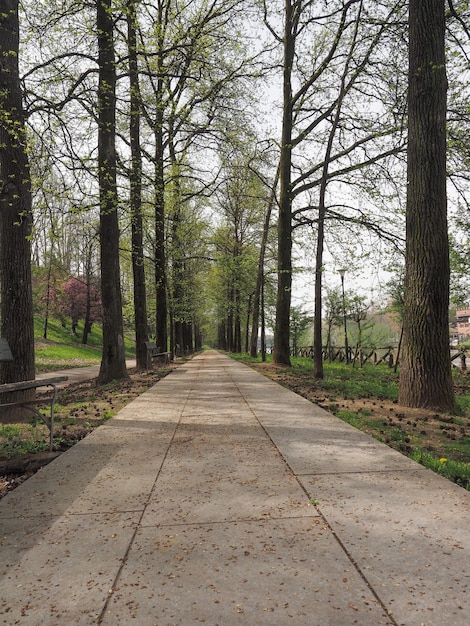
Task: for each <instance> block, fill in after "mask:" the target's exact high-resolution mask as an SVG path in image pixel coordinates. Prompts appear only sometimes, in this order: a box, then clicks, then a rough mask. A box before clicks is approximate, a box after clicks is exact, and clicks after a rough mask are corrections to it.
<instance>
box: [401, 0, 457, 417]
mask: <svg viewBox="0 0 470 626" xmlns="http://www.w3.org/2000/svg"><path fill="white" fill-rule="evenodd" d="M409 37H410V43H409V84H408V111H409V113H408V115H409V122H408V170H407V175H408V187H407V189H408V191H407V212H406V238H407V243H406V278H405V302H404V314H403V349H402V357H401V366H400V389H399V402H400V404H403V405H405V406H411V407H429V408H433V409H436V410H444V411H448V410H452V409H454V393H453V386H452V376H451V365H450V353H449V275H450V264H449V243H448V231H447V199H446V92H447V79H446V66H445V47H444V41H445V2H444V0H410V3H409Z"/></svg>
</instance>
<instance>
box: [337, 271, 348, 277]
mask: <svg viewBox="0 0 470 626" xmlns="http://www.w3.org/2000/svg"><path fill="white" fill-rule="evenodd" d="M338 274H339V275H340V276H341V278H344V275H345V274H346V270H345V269H342V270H338Z"/></svg>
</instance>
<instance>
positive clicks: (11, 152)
mask: <svg viewBox="0 0 470 626" xmlns="http://www.w3.org/2000/svg"><path fill="white" fill-rule="evenodd" d="M18 51H19V17H18V0H4V1H3V2H2V8H1V10H0V283H1V287H0V295H1V304H0V307H1V318H2V319H1V335H2V337H4V338H5V339H7V341H8V343H9V345H10V348H11V351H12V353H13V357H14V360H13V361H12V362H9V363H2V364H1V366H0V382H2V383H7V382H17V381H20V380H31V379H34V377H35V372H34V318H33V297H32V281H31V244H30V236H31V225H32V215H31V205H32V198H31V179H30V172H29V163H28V155H27V150H26V133H25V127H24V111H23V104H22V95H21V89H20V78H19V69H18Z"/></svg>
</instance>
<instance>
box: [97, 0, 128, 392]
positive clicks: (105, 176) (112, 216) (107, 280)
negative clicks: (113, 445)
mask: <svg viewBox="0 0 470 626" xmlns="http://www.w3.org/2000/svg"><path fill="white" fill-rule="evenodd" d="M96 26H97V31H98V62H99V86H98V176H99V189H100V257H101V299H102V304H103V355H102V359H101V367H100V373H99V376H98V380H99V382H100V383H101V384H103V383H107V382H110V381H111V380H114V379H120V378H127V376H128V373H127V369H126V358H125V352H124V331H123V321H122V300H121V278H120V271H119V223H118V196H117V185H116V146H115V136H116V66H115V60H114V38H113V16H112V11H111V0H97V11H96Z"/></svg>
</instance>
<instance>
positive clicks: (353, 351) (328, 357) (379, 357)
mask: <svg viewBox="0 0 470 626" xmlns="http://www.w3.org/2000/svg"><path fill="white" fill-rule="evenodd" d="M345 352H346V351H345V348H344V346H338V347H330V348H326V347H325V348H323V359H324V360H325V361H330V362H334V361H339V362H344V361H345V360H346V358H345V357H346V354H345ZM348 352H349V362H350V363H357V364H358V365H363V364H364V363H372V364H373V365H380V364H381V363H385V364H387V365H388V366H389V367H394V366H395V365H396V361H397V358H398V347H397V346H384V347H380V348H367V347H365V346H363V347H361V348H357V347H350V348H349V350H348ZM291 356H303V357H307V358H310V359H313V346H306V347H302V348H298V350H297V352H296V353H295V354H294V351H292V352H291ZM450 356H451V364H452V367H456V368H458V369H460V370H461V371H467V360H468V356H467V354H466V352H465V350H455V349H451V351H450ZM469 366H470V363H469Z"/></svg>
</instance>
